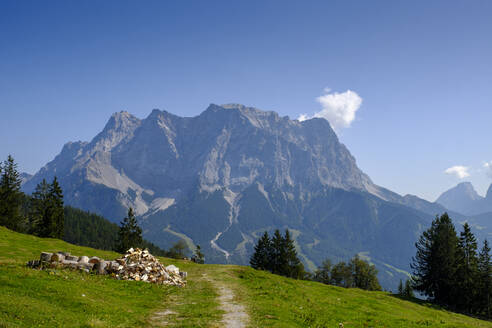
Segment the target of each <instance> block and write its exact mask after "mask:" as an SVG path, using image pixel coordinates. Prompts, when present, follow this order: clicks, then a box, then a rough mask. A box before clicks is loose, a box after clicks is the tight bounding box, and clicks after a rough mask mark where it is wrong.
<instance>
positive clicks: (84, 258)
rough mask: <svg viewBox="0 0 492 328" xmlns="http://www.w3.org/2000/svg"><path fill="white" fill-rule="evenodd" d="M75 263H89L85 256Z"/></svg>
mask: <svg viewBox="0 0 492 328" xmlns="http://www.w3.org/2000/svg"><path fill="white" fill-rule="evenodd" d="M77 262H81V263H89V258H88V257H87V256H81V257H79V260H78V261H77Z"/></svg>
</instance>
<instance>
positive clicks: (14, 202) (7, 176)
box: [0, 155, 24, 231]
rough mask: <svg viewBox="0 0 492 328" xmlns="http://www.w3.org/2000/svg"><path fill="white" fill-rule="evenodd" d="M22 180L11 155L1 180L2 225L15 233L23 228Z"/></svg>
mask: <svg viewBox="0 0 492 328" xmlns="http://www.w3.org/2000/svg"><path fill="white" fill-rule="evenodd" d="M20 187H21V179H20V177H19V172H18V171H17V163H15V161H14V158H13V157H12V156H11V155H9V156H8V157H7V160H6V161H5V162H4V164H3V167H2V170H1V178H0V225H3V226H6V227H7V228H9V229H11V230H15V231H20V230H21V229H22V226H23V221H24V220H23V217H22V216H21V205H22V200H23V193H22V192H21V190H20Z"/></svg>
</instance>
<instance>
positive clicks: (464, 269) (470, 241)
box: [452, 223, 478, 313]
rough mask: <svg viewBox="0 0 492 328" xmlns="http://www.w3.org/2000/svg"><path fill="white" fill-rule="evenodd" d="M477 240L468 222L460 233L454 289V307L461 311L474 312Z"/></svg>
mask: <svg viewBox="0 0 492 328" xmlns="http://www.w3.org/2000/svg"><path fill="white" fill-rule="evenodd" d="M477 275H478V263H477V241H476V239H475V236H474V235H473V233H472V232H471V229H470V226H469V225H468V223H465V224H464V225H463V231H462V232H461V233H460V238H459V243H458V250H457V256H456V277H455V278H454V281H455V286H454V288H453V290H454V291H455V294H454V296H453V301H452V303H453V307H455V308H456V309H457V310H459V311H465V312H467V313H472V312H473V311H472V308H473V305H474V304H473V303H474V301H475V299H476V295H475V294H476V292H478V290H477V288H476V287H477V278H478V277H477Z"/></svg>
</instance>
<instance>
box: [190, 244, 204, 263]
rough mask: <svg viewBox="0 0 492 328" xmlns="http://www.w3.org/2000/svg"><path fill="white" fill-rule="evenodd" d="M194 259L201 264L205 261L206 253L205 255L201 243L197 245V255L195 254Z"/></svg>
mask: <svg viewBox="0 0 492 328" xmlns="http://www.w3.org/2000/svg"><path fill="white" fill-rule="evenodd" d="M192 261H193V262H195V263H199V264H203V263H205V255H203V253H202V249H201V247H200V245H196V249H195V255H194V256H193V258H192Z"/></svg>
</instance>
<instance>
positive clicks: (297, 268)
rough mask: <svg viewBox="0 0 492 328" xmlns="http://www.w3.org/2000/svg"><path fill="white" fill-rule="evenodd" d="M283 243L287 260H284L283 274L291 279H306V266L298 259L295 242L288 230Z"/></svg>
mask: <svg viewBox="0 0 492 328" xmlns="http://www.w3.org/2000/svg"><path fill="white" fill-rule="evenodd" d="M282 243H283V247H282V248H283V252H284V256H285V258H284V259H283V260H282V269H281V271H282V273H281V274H282V275H283V276H286V277H290V278H295V279H302V278H303V277H304V265H303V264H302V262H301V261H300V260H299V258H298V257H297V251H296V247H295V244H294V240H293V239H292V238H291V237H290V233H289V230H288V229H286V230H285V235H284V237H283V240H282Z"/></svg>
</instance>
